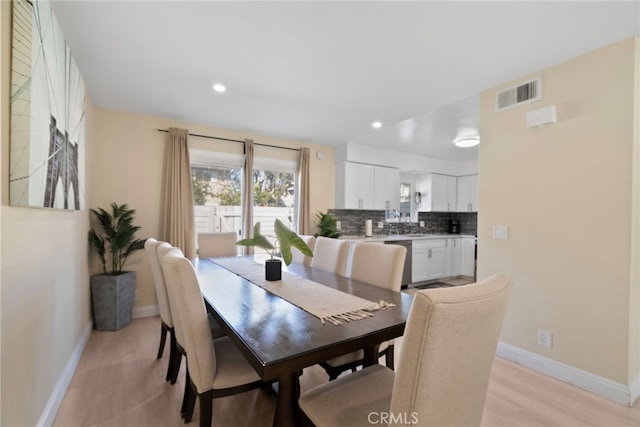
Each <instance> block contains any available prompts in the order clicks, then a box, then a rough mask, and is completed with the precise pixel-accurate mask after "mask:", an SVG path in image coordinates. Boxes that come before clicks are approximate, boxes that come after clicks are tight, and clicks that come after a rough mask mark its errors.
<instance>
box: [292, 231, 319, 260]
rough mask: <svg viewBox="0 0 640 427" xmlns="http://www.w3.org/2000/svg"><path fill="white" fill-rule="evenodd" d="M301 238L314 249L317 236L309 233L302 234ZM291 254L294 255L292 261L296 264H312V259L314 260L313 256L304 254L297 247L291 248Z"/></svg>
mask: <svg viewBox="0 0 640 427" xmlns="http://www.w3.org/2000/svg"><path fill="white" fill-rule="evenodd" d="M300 238H301V239H302V240H303V241H304V242H305V243H306V244H307V246H309V249H311V251H313V248H314V247H315V245H316V238H315V237H313V236H307V235H300ZM291 255H292V259H291V261H292V262H295V263H296V264H304V265H311V260H313V257H310V256H306V255H304V254H303V253H302V252H300V250H299V249H298V248H296V247H292V248H291Z"/></svg>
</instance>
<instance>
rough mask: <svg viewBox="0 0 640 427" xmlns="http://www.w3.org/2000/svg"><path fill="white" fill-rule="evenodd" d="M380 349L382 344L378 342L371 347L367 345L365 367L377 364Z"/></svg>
mask: <svg viewBox="0 0 640 427" xmlns="http://www.w3.org/2000/svg"><path fill="white" fill-rule="evenodd" d="M379 351H380V344H376V345H374V346H371V347H365V348H364V363H363V367H365V368H366V367H367V366H372V365H377V364H378V352H379Z"/></svg>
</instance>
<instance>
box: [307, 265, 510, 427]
mask: <svg viewBox="0 0 640 427" xmlns="http://www.w3.org/2000/svg"><path fill="white" fill-rule="evenodd" d="M511 287H512V285H511V280H510V279H509V277H507V276H506V275H503V274H496V275H494V276H491V277H489V278H488V279H485V280H483V281H481V282H478V283H474V284H470V285H464V286H457V287H451V288H436V289H426V290H423V291H419V292H417V293H416V294H415V298H414V300H413V304H412V305H411V309H410V312H409V317H408V320H407V327H406V329H405V334H404V339H403V344H402V350H401V352H400V357H399V363H398V366H397V370H396V372H395V373H394V372H393V371H391V370H390V369H388V368H386V367H383V366H381V365H373V366H370V367H367V368H364V369H362V370H360V371H358V372H356V373H353V374H349V375H346V376H342V377H340V378H338V379H337V380H335V381H331V382H329V383H327V384H324V385H321V386H318V387H316V388H314V389H312V390H310V391H308V392H306V393H305V394H303V395H302V396H301V397H300V407H301V409H302V410H303V411H304V413H305V414H306V416H307V417H308V418H309V419H310V420H311V421H312V422H313V424H314V425H316V426H317V427H323V426H332V427H339V426H350V425H366V424H367V422H371V420H372V418H371V414H377V415H376V416H378V417H379V416H380V414H383V415H384V414H386V420H387V421H389V425H406V424H411V425H416V426H479V425H480V422H481V419H482V412H483V409H484V403H485V399H486V394H487V388H488V384H489V375H490V372H491V366H492V364H493V359H494V357H495V351H496V346H497V344H498V339H499V337H500V330H501V328H502V323H503V321H504V316H505V312H506V309H507V303H508V300H509V295H510V292H511ZM363 390H366V393H363V392H362V391H363ZM375 420H380V418H375Z"/></svg>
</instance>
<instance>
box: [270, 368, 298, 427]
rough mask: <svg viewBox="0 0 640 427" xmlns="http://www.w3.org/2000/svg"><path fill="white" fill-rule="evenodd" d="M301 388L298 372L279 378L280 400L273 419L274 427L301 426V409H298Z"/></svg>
mask: <svg viewBox="0 0 640 427" xmlns="http://www.w3.org/2000/svg"><path fill="white" fill-rule="evenodd" d="M299 388H300V386H299V382H298V373H297V372H293V373H291V374H287V375H283V376H281V377H279V378H278V399H277V401H276V414H275V416H274V417H273V426H274V427H300V426H301V420H300V408H299V407H298V396H299V395H300V390H299Z"/></svg>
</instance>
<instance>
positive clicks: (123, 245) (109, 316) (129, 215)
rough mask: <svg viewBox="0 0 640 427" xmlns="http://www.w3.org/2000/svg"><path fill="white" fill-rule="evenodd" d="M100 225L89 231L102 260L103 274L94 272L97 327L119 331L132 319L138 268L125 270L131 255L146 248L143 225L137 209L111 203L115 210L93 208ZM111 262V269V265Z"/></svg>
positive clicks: (93, 285)
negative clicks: (141, 232)
mask: <svg viewBox="0 0 640 427" xmlns="http://www.w3.org/2000/svg"><path fill="white" fill-rule="evenodd" d="M91 213H92V216H93V217H94V218H95V219H96V220H97V222H98V224H99V227H98V228H97V229H91V231H89V243H90V245H91V246H92V247H93V248H94V249H95V250H96V253H97V255H98V257H99V258H100V262H101V263H102V271H103V273H102V274H96V275H93V276H91V298H92V302H93V316H94V321H95V327H96V329H98V330H102V331H116V330H118V329H120V328H122V327H124V326H127V325H128V324H129V323H131V312H132V311H133V300H134V296H135V287H136V272H135V271H123V268H124V264H125V263H126V261H127V258H129V256H130V255H131V254H132V253H134V252H135V251H137V250H140V249H143V248H144V240H140V239H136V238H135V234H136V232H137V231H138V230H139V229H140V227H138V226H135V225H133V216H134V214H135V213H136V211H135V210H134V209H129V207H128V206H127V205H126V204H124V205H121V206H118V205H117V204H116V203H111V211H110V212H109V211H106V210H104V209H102V208H99V209H97V210H96V209H91ZM107 262H108V263H109V269H107Z"/></svg>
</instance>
